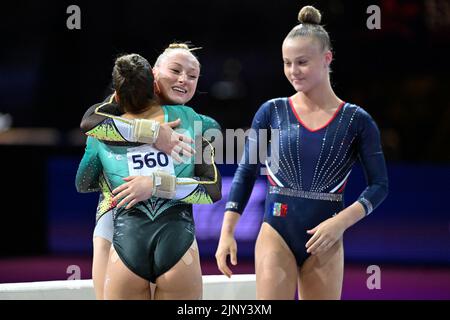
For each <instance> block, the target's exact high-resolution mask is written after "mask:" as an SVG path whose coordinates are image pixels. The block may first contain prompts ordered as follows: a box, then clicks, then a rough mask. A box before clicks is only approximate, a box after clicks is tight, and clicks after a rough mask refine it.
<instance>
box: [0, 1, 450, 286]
mask: <svg viewBox="0 0 450 320" xmlns="http://www.w3.org/2000/svg"><path fill="white" fill-rule="evenodd" d="M71 4H76V5H78V6H79V7H80V9H81V30H68V29H67V27H66V20H67V18H68V17H69V14H67V13H66V9H67V7H68V6H69V5H71ZM306 4H313V5H315V6H316V7H317V8H318V9H320V10H321V11H322V23H323V24H324V25H325V28H326V29H327V30H328V32H329V34H330V37H331V39H332V44H333V48H334V61H333V63H332V66H331V67H332V71H333V72H332V74H331V79H332V84H333V88H334V90H335V92H336V94H337V95H338V96H339V97H340V98H341V99H343V100H345V101H348V102H352V103H356V104H359V105H361V106H362V107H363V108H364V109H366V110H367V111H368V112H369V113H370V114H371V115H372V116H373V118H374V119H375V120H376V122H377V123H378V125H379V127H380V130H381V136H382V142H383V148H384V151H385V155H386V159H387V163H388V170H389V178H390V194H389V196H388V198H387V200H386V201H385V202H384V203H383V204H382V205H381V206H380V207H379V208H378V209H377V210H376V211H375V212H374V213H373V214H372V216H370V217H369V218H367V219H365V220H363V221H361V222H360V223H359V224H358V225H357V226H355V227H354V228H351V229H350V230H348V232H347V233H346V234H347V236H346V242H348V244H346V245H347V247H346V248H347V249H346V258H348V260H349V261H372V263H381V262H389V263H401V264H419V265H423V264H434V265H445V266H448V265H449V264H450V221H449V213H450V209H448V204H447V199H448V191H449V187H448V183H449V181H450V151H449V150H450V142H449V137H450V104H449V100H448V97H447V96H448V92H449V89H450V81H449V78H448V71H449V63H448V59H449V56H450V3H449V2H448V1H445V0H421V1H402V0H383V1H342V0H341V1H339V0H337V1H336V0H333V1H331V0H328V1H327V0H323V1H309V2H304V1H294V0H291V1H287V0H277V1H256V0H249V1H245V0H240V1H237V0H229V1H212V0H210V1H206V0H191V1H174V0H165V1H160V0H154V1H131V0H130V1H115V2H114V1H95V2H94V1H76V2H69V1H54V2H53V1H40V2H37V1H14V2H9V3H8V4H2V10H1V12H0V31H1V42H0V113H1V115H0V158H1V162H0V165H1V168H2V170H3V175H2V177H3V179H2V184H1V190H2V192H1V199H2V205H1V209H0V212H1V216H2V221H3V223H2V227H1V228H2V229H1V233H0V257H3V258H5V259H6V258H8V257H11V256H15V257H17V256H30V255H33V256H36V255H50V254H69V255H70V254H82V255H87V256H89V255H90V254H91V250H92V247H91V234H92V229H93V225H94V211H95V206H96V203H97V195H95V194H90V195H85V194H77V193H76V190H75V187H74V177H75V172H76V169H77V166H78V163H79V161H80V159H81V157H82V154H83V148H84V137H83V136H82V135H81V133H80V131H79V129H78V125H79V122H80V119H81V117H82V115H83V113H84V112H85V110H86V109H87V108H88V107H89V106H90V105H92V104H94V103H96V102H98V101H100V100H102V99H103V98H104V95H105V92H106V91H107V89H108V86H109V83H110V77H111V70H112V66H113V61H114V58H115V57H116V56H117V55H118V54H120V53H125V52H126V53H131V52H136V53H139V54H141V55H143V56H144V57H146V58H147V59H148V60H149V61H150V62H151V63H153V62H154V61H155V59H156V58H157V56H158V55H159V54H160V53H161V52H162V50H163V49H164V48H165V47H166V46H167V45H168V44H169V43H171V42H172V41H191V42H192V44H193V45H195V46H200V47H203V49H201V50H198V51H196V52H195V53H196V54H197V55H198V57H199V60H200V62H201V64H202V70H201V77H200V80H199V85H198V92H197V94H196V95H195V97H194V99H193V100H192V101H191V102H190V103H189V104H188V105H190V106H192V107H194V108H195V110H196V111H198V112H200V113H204V114H207V115H210V116H212V117H214V118H215V119H216V120H217V121H218V122H219V123H220V124H221V125H222V128H223V129H231V128H233V129H234V128H246V127H248V126H249V125H250V123H251V120H252V117H253V115H254V114H255V112H256V110H257V109H258V108H259V106H260V105H261V104H262V103H263V102H264V101H266V100H268V99H271V98H274V97H281V96H290V95H292V94H294V91H293V89H292V87H291V85H290V84H289V82H288V81H287V80H286V79H285V76H284V74H283V65H282V58H281V43H282V41H283V39H284V37H285V36H286V35H287V33H288V32H289V31H290V30H291V28H292V27H293V26H294V25H295V24H296V23H297V14H298V11H299V9H300V8H301V7H302V6H303V5H306ZM373 4H376V5H378V6H379V7H380V9H381V29H380V30H369V29H368V28H367V26H366V21H367V19H368V18H369V14H367V13H366V10H367V7H368V6H369V5H373ZM5 115H9V116H5ZM8 119H10V120H12V122H11V126H10V128H9V129H8V126H7V125H5V123H6V124H7V123H8V121H9V120H8ZM220 169H221V172H222V174H223V175H224V176H225V177H227V176H229V177H231V176H232V175H233V173H234V170H235V166H233V165H224V166H221V168H220ZM354 172H355V173H352V177H351V181H350V183H349V184H348V187H347V189H348V190H347V191H348V197H347V203H350V202H351V201H349V200H351V199H354V198H355V197H357V196H358V194H359V193H360V192H361V191H362V188H364V183H365V182H364V177H363V175H362V173H361V170H360V168H358V167H357V168H356V170H355V171H354ZM254 196H255V195H254ZM256 196H258V195H256ZM258 199H259V198H258ZM225 200H226V199H224V200H223V201H225ZM258 201H259V200H258ZM260 205H261V203H260ZM255 208H258V204H257V203H256V204H255ZM222 210H223V203H220V204H219V205H216V206H215V207H214V210H212V211H211V212H212V213H211V216H213V213H214V215H216V217H215V218H214V219H213V220H212V222H211V223H212V224H211V225H210V226H211V229H209V230H216V231H217V230H218V229H219V228H220V222H221V214H223V212H222ZM257 212H258V210H256V213H254V214H258V213H257ZM260 214H261V213H260ZM248 216H249V217H250V216H251V214H248ZM208 217H209V216H208V214H207V213H206V214H205V215H201V217H200V218H198V219H200V220H201V219H207V218H208ZM257 220H258V219H256V220H254V221H257ZM202 221H203V222H204V221H206V220H202ZM202 221H197V222H198V228H197V230H203V231H202V232H205V230H208V229H207V227H205V225H204V224H202V223H203V222H202ZM252 221H253V220H252ZM201 226H203V227H201ZM202 228H203V229H202ZM205 228H206V229H205ZM248 228H250V229H249V230H250V231H251V232H255V230H257V228H258V225H254V224H253V225H250V226H249V227H248ZM245 230H247V229H245ZM245 230H244V231H242V234H246V231H245ZM217 232H218V231H217ZM250 234H253V233H250ZM253 235H254V234H253ZM254 236H256V235H254ZM217 237H218V234H214V232H210V233H209V238H208V236H205V235H204V234H203V235H199V239H200V242H201V243H200V244H201V249H202V254H203V256H204V257H207V258H211V257H212V255H213V253H214V250H215V245H216V243H217ZM241 240H242V243H243V248H247V249H243V250H242V251H241V252H242V255H244V256H245V255H247V256H248V257H249V258H251V256H252V250H253V244H254V243H253V242H252V241H254V238H253V239H248V238H247V239H244V238H242V239H241ZM245 245H247V247H246V246H245ZM0 266H1V260H0ZM446 270H447V271H448V269H446ZM0 276H3V275H0ZM3 278H5V277H3ZM0 282H1V279H0Z"/></svg>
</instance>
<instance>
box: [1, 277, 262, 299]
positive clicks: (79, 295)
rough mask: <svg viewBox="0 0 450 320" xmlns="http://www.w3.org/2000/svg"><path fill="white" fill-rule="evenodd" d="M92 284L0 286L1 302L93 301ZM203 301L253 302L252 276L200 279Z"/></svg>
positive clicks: (50, 283) (9, 284)
mask: <svg viewBox="0 0 450 320" xmlns="http://www.w3.org/2000/svg"><path fill="white" fill-rule="evenodd" d="M94 299H95V294H94V287H93V283H92V280H61V281H42V282H22V283H3V284H0V300H94ZM203 299H204V300H254V299H256V276H255V275H254V274H238V275H233V276H232V277H231V279H229V278H227V277H225V276H223V275H217V276H203Z"/></svg>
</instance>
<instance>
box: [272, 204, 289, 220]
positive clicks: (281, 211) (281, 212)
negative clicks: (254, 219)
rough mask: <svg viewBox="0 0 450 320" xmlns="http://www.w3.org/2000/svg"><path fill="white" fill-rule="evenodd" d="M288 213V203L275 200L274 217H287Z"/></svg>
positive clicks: (273, 206)
mask: <svg viewBox="0 0 450 320" xmlns="http://www.w3.org/2000/svg"><path fill="white" fill-rule="evenodd" d="M286 214H287V204H286V203H279V202H274V203H272V215H273V216H274V217H286Z"/></svg>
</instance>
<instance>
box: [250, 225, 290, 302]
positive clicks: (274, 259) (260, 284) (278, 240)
mask: <svg viewBox="0 0 450 320" xmlns="http://www.w3.org/2000/svg"><path fill="white" fill-rule="evenodd" d="M255 272H256V298H257V299H263V300H266V299H267V300H292V299H294V297H295V290H296V286H297V284H296V279H297V262H296V260H295V257H294V255H293V253H292V251H291V250H290V249H289V247H288V245H287V244H286V242H285V241H284V240H283V238H282V237H281V236H280V234H279V233H278V232H277V231H276V230H275V229H274V228H273V227H272V226H270V225H269V224H268V223H266V222H264V223H263V224H262V226H261V230H260V232H259V235H258V239H257V240H256V248H255Z"/></svg>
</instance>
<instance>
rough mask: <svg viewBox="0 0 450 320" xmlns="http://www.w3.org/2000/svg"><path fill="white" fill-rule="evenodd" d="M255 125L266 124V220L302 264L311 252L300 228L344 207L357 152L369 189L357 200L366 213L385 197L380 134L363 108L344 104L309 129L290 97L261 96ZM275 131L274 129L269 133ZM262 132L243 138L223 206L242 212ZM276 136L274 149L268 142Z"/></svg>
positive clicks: (257, 127)
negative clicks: (263, 98)
mask: <svg viewBox="0 0 450 320" xmlns="http://www.w3.org/2000/svg"><path fill="white" fill-rule="evenodd" d="M252 128H253V129H254V130H255V131H254V132H261V131H262V130H261V129H266V130H267V129H269V130H270V129H272V131H271V132H272V136H271V138H270V140H271V141H270V142H269V147H268V148H265V149H268V153H267V159H266V160H265V162H266V165H267V171H268V175H267V177H268V179H267V180H268V184H267V198H266V203H265V213H264V221H265V222H267V223H269V224H270V225H271V226H272V227H273V228H274V229H275V230H276V231H277V232H278V233H279V234H280V235H281V237H282V238H283V239H284V240H285V241H286V243H287V245H288V246H289V248H290V249H291V251H292V253H293V254H294V256H295V258H296V260H297V264H298V266H301V265H302V264H303V262H304V261H305V260H306V258H307V257H308V256H309V254H308V253H307V252H306V248H305V244H306V242H307V241H308V240H309V238H310V237H311V235H308V234H307V233H306V230H308V229H311V228H313V227H315V226H317V225H318V224H319V223H321V222H322V221H324V220H326V219H328V218H330V217H332V216H333V215H335V214H337V213H339V212H340V211H341V210H342V209H343V208H344V203H343V192H344V189H345V185H346V182H347V180H348V177H349V175H350V172H351V169H352V166H353V164H354V163H355V161H356V159H357V158H359V160H360V162H361V164H362V166H363V168H364V172H365V175H366V179H367V185H368V186H367V188H366V189H365V190H364V191H363V192H362V193H361V195H360V196H359V198H358V201H359V202H360V203H361V204H362V206H363V207H364V209H365V212H366V215H367V214H369V213H370V212H372V210H373V209H375V208H376V207H377V206H378V205H379V204H380V203H381V202H382V201H383V200H384V198H385V197H386V195H387V192H388V178H387V170H386V164H385V160H384V155H383V151H382V149H381V143H380V133H379V130H378V127H377V125H376V123H375V122H374V120H373V119H372V117H371V116H370V115H369V114H368V113H367V112H366V111H365V110H363V109H362V108H361V107H359V106H357V105H354V104H350V103H342V104H341V105H340V106H339V108H338V109H337V110H336V112H335V114H334V116H333V117H332V118H331V119H330V121H328V123H327V124H326V125H324V126H323V127H321V128H319V129H316V130H310V129H308V128H307V127H306V126H305V125H304V124H303V122H302V121H301V119H300V117H299V116H298V114H297V113H296V111H295V109H294V107H293V104H292V101H291V100H290V99H289V98H278V99H273V100H269V101H267V102H265V103H264V104H263V105H262V106H261V107H260V108H259V110H258V112H257V113H256V115H255V117H254V119H253V123H252ZM274 135H276V136H274ZM261 137H264V135H260V134H256V135H254V136H250V137H249V138H248V139H247V140H246V144H245V152H244V154H243V157H242V159H241V162H240V164H239V167H238V169H237V171H236V173H235V176H234V179H233V183H232V187H231V191H230V194H229V198H228V202H227V204H226V210H231V211H235V212H238V213H242V212H243V210H244V208H245V206H246V204H247V202H248V199H249V198H250V195H251V192H252V189H253V185H254V182H255V180H256V178H257V176H258V174H259V169H260V165H261V162H262V161H264V159H261V156H259V155H258V156H256V157H257V158H258V160H257V161H255V160H254V159H255V154H256V153H257V152H256V151H257V150H259V147H260V146H261V145H262V144H265V143H267V142H266V141H264V140H265V139H262V138H261ZM271 143H276V144H277V146H278V151H277V152H274V151H273V150H276V148H273V146H271Z"/></svg>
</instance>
